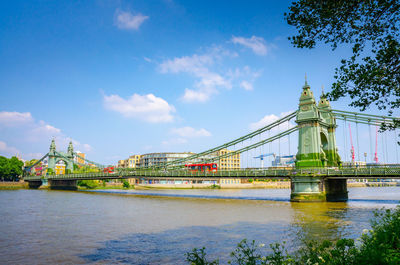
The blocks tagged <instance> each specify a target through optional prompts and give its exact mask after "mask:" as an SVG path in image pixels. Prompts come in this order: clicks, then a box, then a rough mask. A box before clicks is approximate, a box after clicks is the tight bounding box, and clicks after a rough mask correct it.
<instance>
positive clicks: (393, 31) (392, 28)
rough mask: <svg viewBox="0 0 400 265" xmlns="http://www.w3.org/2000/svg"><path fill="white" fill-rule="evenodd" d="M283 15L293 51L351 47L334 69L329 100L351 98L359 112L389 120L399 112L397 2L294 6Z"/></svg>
mask: <svg viewBox="0 0 400 265" xmlns="http://www.w3.org/2000/svg"><path fill="white" fill-rule="evenodd" d="M289 10H290V11H289V13H288V14H287V13H285V18H286V21H287V23H288V24H289V25H292V26H295V27H296V29H297V31H298V35H295V36H292V37H289V40H290V41H291V43H292V44H293V45H294V46H295V47H298V48H309V49H311V48H314V47H315V46H316V44H317V42H324V43H326V44H330V46H331V47H332V50H335V49H336V48H337V47H338V46H339V45H351V48H352V52H353V54H352V56H351V57H350V58H347V59H342V60H341V66H340V67H339V68H336V70H335V75H334V78H335V79H336V81H335V82H334V83H333V84H332V90H331V91H330V92H329V93H328V97H329V99H331V100H337V99H339V98H341V97H344V96H347V95H348V96H350V98H351V99H352V102H351V104H350V106H353V107H358V108H359V109H360V110H361V111H364V110H365V109H366V108H368V107H370V105H371V104H375V105H376V106H377V107H378V108H379V109H380V110H387V111H388V113H389V115H391V114H392V113H393V110H394V109H396V108H399V107H400V1H399V0H299V1H297V2H293V3H292V5H291V6H290V7H289Z"/></svg>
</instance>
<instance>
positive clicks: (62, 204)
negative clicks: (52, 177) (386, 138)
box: [0, 187, 400, 264]
mask: <svg viewBox="0 0 400 265" xmlns="http://www.w3.org/2000/svg"><path fill="white" fill-rule="evenodd" d="M289 197H290V191H289V190H286V189H281V190H273V189H256V190H249V189H246V190H223V189H222V190H149V191H136V190H132V191H131V190H130V191H123V190H120V191H118V190H115V191H110V190H105V191H96V192H82V191H75V192H73V191H50V190H15V191H0V201H1V206H0V216H1V222H0V264H88V263H89V264H187V263H186V262H185V256H184V253H186V252H187V251H190V250H191V249H192V248H194V247H197V248H199V247H203V246H204V247H206V251H207V253H208V254H207V255H208V256H209V258H210V259H213V258H220V261H221V264H226V261H227V260H228V259H229V254H230V252H231V251H233V250H234V248H235V246H236V244H237V243H238V242H240V240H242V239H243V238H247V239H249V240H252V239H254V240H256V241H257V243H264V244H265V245H266V246H268V245H269V244H270V243H273V242H283V241H285V242H286V245H287V247H288V248H289V249H291V250H294V249H296V248H297V247H298V246H299V245H300V241H301V239H302V238H305V239H317V240H321V239H330V240H334V239H337V238H338V237H340V236H345V237H351V238H358V237H359V236H360V235H361V233H362V230H363V229H365V228H369V227H370V225H369V220H370V219H371V218H372V217H373V212H374V210H378V209H381V208H382V207H386V208H393V207H395V206H396V205H397V204H398V202H399V201H400V187H377V188H350V189H349V201H348V202H346V203H291V202H289ZM267 250H268V248H267V247H266V248H265V251H267Z"/></svg>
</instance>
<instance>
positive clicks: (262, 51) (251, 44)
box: [232, 36, 268, 55]
mask: <svg viewBox="0 0 400 265" xmlns="http://www.w3.org/2000/svg"><path fill="white" fill-rule="evenodd" d="M232 42H233V43H235V44H241V45H243V46H245V47H247V48H250V49H252V50H253V52H254V53H255V54H257V55H267V53H268V48H267V44H266V42H265V40H264V39H263V38H262V37H256V36H252V37H251V38H244V37H235V36H233V37H232Z"/></svg>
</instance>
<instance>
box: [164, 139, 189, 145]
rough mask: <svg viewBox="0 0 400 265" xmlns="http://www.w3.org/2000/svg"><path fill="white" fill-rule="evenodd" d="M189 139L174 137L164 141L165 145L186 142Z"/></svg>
mask: <svg viewBox="0 0 400 265" xmlns="http://www.w3.org/2000/svg"><path fill="white" fill-rule="evenodd" d="M186 143H187V139H185V138H172V139H169V140H166V141H162V144H163V145H177V144H186Z"/></svg>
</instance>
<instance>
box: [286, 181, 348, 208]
mask: <svg viewBox="0 0 400 265" xmlns="http://www.w3.org/2000/svg"><path fill="white" fill-rule="evenodd" d="M347 199H348V196H347V182H346V180H345V179H327V180H324V179H322V178H321V177H313V176H310V177H294V178H293V179H292V180H291V194H290V201H292V202H322V201H328V202H344V201H347Z"/></svg>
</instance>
